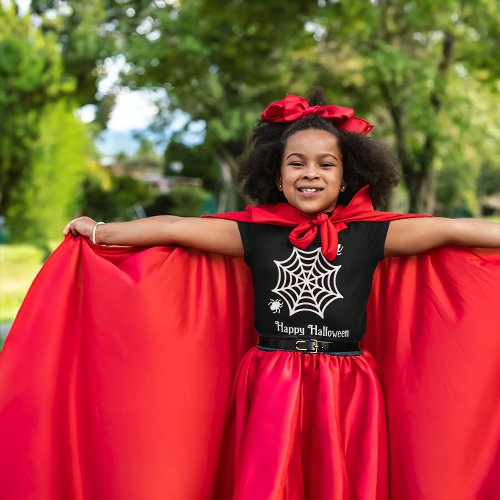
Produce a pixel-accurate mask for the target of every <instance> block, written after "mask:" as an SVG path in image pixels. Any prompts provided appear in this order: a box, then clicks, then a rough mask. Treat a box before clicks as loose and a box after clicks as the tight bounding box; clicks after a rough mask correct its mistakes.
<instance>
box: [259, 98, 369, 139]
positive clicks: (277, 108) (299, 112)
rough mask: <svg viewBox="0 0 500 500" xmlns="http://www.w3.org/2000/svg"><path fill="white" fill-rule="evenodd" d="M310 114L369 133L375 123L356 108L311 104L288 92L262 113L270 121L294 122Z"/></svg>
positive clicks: (344, 127)
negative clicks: (363, 116)
mask: <svg viewBox="0 0 500 500" xmlns="http://www.w3.org/2000/svg"><path fill="white" fill-rule="evenodd" d="M309 115H316V116H320V117H321V118H326V119H327V120H331V121H332V122H333V124H334V125H335V126H336V127H337V128H338V129H341V130H345V131H346V132H357V133H358V134H364V135H366V134H368V133H369V132H370V130H371V129H372V128H373V125H372V124H371V123H369V122H367V121H366V120H363V118H358V117H357V116H354V109H352V108H343V107H341V106H333V105H328V106H310V105H309V102H308V101H307V100H306V99H304V98H303V97H299V96H298V95H293V94H287V95H286V97H285V98H284V99H281V100H280V101H276V102H272V103H271V104H269V106H268V107H267V108H266V109H265V110H264V112H263V113H262V115H261V116H262V118H263V119H264V120H266V121H268V122H274V123H283V122H293V121H295V120H298V119H300V118H305V117H306V116H309Z"/></svg>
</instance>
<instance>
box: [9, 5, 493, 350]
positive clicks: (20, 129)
mask: <svg viewBox="0 0 500 500" xmlns="http://www.w3.org/2000/svg"><path fill="white" fill-rule="evenodd" d="M498 47H500V2H499V1H498V0H476V1H468V0H462V1H458V0H418V1H404V0H351V1H348V0H307V1H306V0H294V1H291V0H251V1H250V0H227V1H222V0H138V1H132V0H130V1H129V0H86V1H85V2H81V1H77V0H32V1H30V0H19V1H13V0H0V345H1V344H2V342H3V339H4V338H5V336H6V333H7V331H8V329H9V326H10V324H11V322H12V321H13V318H14V317H15V314H16V312H17V310H18V308H19V305H20V303H21V301H22V299H23V297H24V295H25V294H26V291H27V289H28V287H29V285H30V283H31V281H32V280H33V278H34V276H35V275H36V273H37V271H38V269H39V268H40V266H41V264H42V263H43V261H44V259H45V258H46V257H47V255H48V254H49V253H50V251H51V250H53V248H55V246H57V245H58V244H59V243H60V241H61V239H62V233H61V231H62V228H63V227H64V225H65V224H66V222H67V221H68V220H69V219H70V218H73V217H76V216H79V215H82V214H85V215H89V216H91V217H93V218H95V219H97V220H105V221H108V222H109V221H117V220H129V219H132V218H136V217H144V216H150V215H156V214H162V213H171V214H178V215H200V214H203V213H213V212H218V211H227V210H234V209H240V208H242V207H243V206H244V205H245V204H246V203H247V202H248V200H244V199H242V198H241V196H240V195H239V193H238V188H237V185H236V183H235V182H234V178H235V172H236V158H237V157H238V155H239V154H240V153H241V152H242V150H243V148H244V145H245V142H246V140H247V139H248V136H249V132H250V130H251V128H252V125H253V124H254V123H255V120H256V119H257V118H258V117H259V115H260V113H261V112H262V110H263V109H264V108H265V106H266V105H267V104H268V103H269V102H271V101H274V100H278V99H281V98H283V97H284V96H285V93H286V92H290V93H295V94H299V95H305V94H306V93H307V91H308V89H309V88H310V87H311V86H313V85H321V86H322V87H323V88H324V90H325V92H326V94H327V96H328V98H329V101H330V102H331V103H334V104H337V105H341V106H347V107H353V108H354V109H355V110H356V114H357V115H358V116H362V117H364V118H366V119H368V120H369V121H371V122H372V123H374V124H375V125H376V127H375V129H374V131H373V132H372V135H373V136H374V137H375V138H377V139H379V140H381V141H383V142H385V143H387V144H388V145H389V146H390V147H391V148H392V149H393V151H394V152H395V153H396V155H397V156H398V158H399V161H400V164H401V169H402V173H403V183H402V185H401V187H400V189H399V190H398V192H397V193H396V194H395V196H394V198H393V199H392V200H391V203H390V206H389V207H388V208H390V209H393V210H398V211H413V212H425V213H433V214H438V215H444V216H449V217H469V216H474V217H489V218H495V217H497V216H498V215H500V155H499V151H500V80H499V76H500V60H499V56H498ZM498 220H500V217H499V218H498Z"/></svg>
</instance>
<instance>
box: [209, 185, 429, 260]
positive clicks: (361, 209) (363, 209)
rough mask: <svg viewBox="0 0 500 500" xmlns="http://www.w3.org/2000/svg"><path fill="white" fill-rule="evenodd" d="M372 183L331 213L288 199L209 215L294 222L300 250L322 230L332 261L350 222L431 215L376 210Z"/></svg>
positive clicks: (324, 250) (293, 237)
mask: <svg viewBox="0 0 500 500" xmlns="http://www.w3.org/2000/svg"><path fill="white" fill-rule="evenodd" d="M369 187H370V186H368V185H366V186H364V187H363V188H361V189H360V190H359V191H358V192H357V193H356V194H355V195H354V196H353V198H352V199H351V201H350V202H349V203H348V204H347V205H337V207H335V210H334V211H333V212H332V214H331V215H330V217H329V216H328V215H327V214H326V213H317V214H314V215H309V214H305V213H303V212H301V211H300V210H297V209H296V208H294V207H293V206H292V205H290V204H289V203H276V204H274V205H249V206H248V207H247V208H246V209H245V210H244V211H243V212H228V213H224V214H216V215H211V216H209V217H217V218H222V219H230V220H236V221H241V222H252V223H254V224H274V225H277V226H295V228H294V229H293V230H292V231H291V233H290V236H289V238H290V242H291V243H292V245H294V246H296V247H297V248H300V249H301V250H305V249H306V248H307V247H308V246H309V245H310V244H311V243H312V241H313V240H314V239H315V238H316V235H317V234H318V230H319V233H320V235H321V251H322V253H323V255H324V256H325V257H326V258H327V259H328V260H330V261H333V260H334V259H335V257H336V256H337V246H338V233H339V232H340V231H343V230H344V229H346V228H347V224H348V223H349V222H360V221H367V222H370V221H373V222H377V221H379V222H380V221H389V220H395V219H406V218H410V217H428V216H426V215H415V214H397V213H393V212H379V211H376V210H374V209H373V204H372V200H371V198H370V195H369V194H368V188H369Z"/></svg>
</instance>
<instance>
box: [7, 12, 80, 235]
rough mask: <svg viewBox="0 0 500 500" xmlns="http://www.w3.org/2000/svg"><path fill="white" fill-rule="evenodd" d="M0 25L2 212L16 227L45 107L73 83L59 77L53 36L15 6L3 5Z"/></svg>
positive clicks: (67, 90) (70, 88)
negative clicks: (15, 218)
mask: <svg viewBox="0 0 500 500" xmlns="http://www.w3.org/2000/svg"><path fill="white" fill-rule="evenodd" d="M0 26H1V29H0V115H1V116H2V119H1V120H0V214H1V215H7V217H8V219H7V220H8V223H9V225H10V226H14V225H15V221H14V220H12V219H11V218H10V215H9V214H11V213H13V212H12V211H11V210H10V209H12V210H13V211H14V213H16V212H17V213H19V211H22V204H23V203H24V201H23V200H24V199H25V197H24V190H25V189H27V187H28V186H29V184H30V182H31V176H32V171H33V157H32V155H31V151H32V149H33V147H34V146H35V144H36V142H37V140H38V137H39V128H40V120H41V117H42V116H43V113H44V109H45V107H46V106H47V104H48V103H51V102H55V101H57V100H59V99H61V96H64V95H65V94H66V93H68V92H70V91H71V90H72V89H73V83H72V81H71V80H66V79H64V78H63V77H62V62H61V57H60V52H59V50H58V47H57V42H56V40H55V38H54V37H53V36H43V35H42V34H41V33H40V31H38V30H37V29H36V28H34V27H33V26H32V25H31V23H30V20H29V18H28V17H26V16H25V17H19V16H17V14H16V10H15V8H14V7H13V6H12V5H11V6H9V4H4V3H0ZM16 205H17V206H18V208H17V209H16V208H14V207H15V206H16Z"/></svg>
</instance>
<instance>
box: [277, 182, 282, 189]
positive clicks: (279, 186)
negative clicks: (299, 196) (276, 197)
mask: <svg viewBox="0 0 500 500" xmlns="http://www.w3.org/2000/svg"><path fill="white" fill-rule="evenodd" d="M282 187H283V186H282V185H281V182H280V183H279V184H278V189H279V190H280V191H281V189H282Z"/></svg>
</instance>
